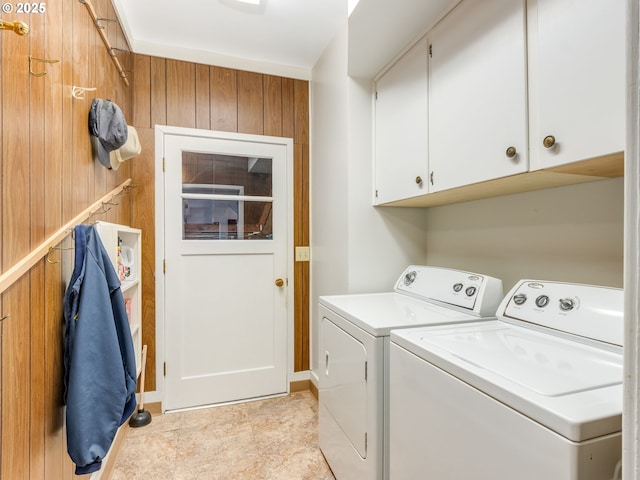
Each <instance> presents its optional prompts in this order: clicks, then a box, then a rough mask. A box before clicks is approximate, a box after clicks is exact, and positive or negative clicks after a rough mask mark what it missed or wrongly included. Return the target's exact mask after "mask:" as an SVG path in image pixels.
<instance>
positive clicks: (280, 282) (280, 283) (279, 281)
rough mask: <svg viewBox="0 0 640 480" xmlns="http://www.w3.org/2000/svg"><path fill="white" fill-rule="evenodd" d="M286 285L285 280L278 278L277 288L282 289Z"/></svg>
mask: <svg viewBox="0 0 640 480" xmlns="http://www.w3.org/2000/svg"><path fill="white" fill-rule="evenodd" d="M283 285H284V280H282V279H281V278H277V279H276V287H281V286H283Z"/></svg>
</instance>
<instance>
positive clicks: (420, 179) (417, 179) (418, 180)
mask: <svg viewBox="0 0 640 480" xmlns="http://www.w3.org/2000/svg"><path fill="white" fill-rule="evenodd" d="M416 183H417V184H418V185H421V184H422V177H421V176H420V175H418V176H417V177H416Z"/></svg>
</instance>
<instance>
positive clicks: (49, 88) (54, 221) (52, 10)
mask: <svg viewBox="0 0 640 480" xmlns="http://www.w3.org/2000/svg"><path fill="white" fill-rule="evenodd" d="M66 3H68V2H66ZM47 10H48V12H49V13H48V15H44V16H43V17H44V19H45V34H46V51H47V54H48V55H51V57H52V58H54V59H56V60H61V59H62V57H63V24H62V22H60V21H59V19H61V18H62V2H55V3H52V4H51V5H47ZM55 67H56V68H51V69H50V70H49V73H48V74H47V76H46V85H45V86H44V140H45V144H44V171H45V183H44V196H45V202H44V235H45V237H48V236H49V235H51V234H52V233H54V232H55V231H56V230H57V229H58V228H59V227H60V225H62V224H63V221H62V185H63V176H62V162H63V160H62V159H63V152H64V147H63V103H62V99H63V80H62V77H63V67H64V62H60V63H57V64H56V65H55Z"/></svg>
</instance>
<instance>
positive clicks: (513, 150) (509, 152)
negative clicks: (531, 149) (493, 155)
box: [505, 147, 517, 158]
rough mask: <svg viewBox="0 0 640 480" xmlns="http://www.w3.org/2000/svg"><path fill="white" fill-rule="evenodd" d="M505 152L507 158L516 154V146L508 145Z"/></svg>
mask: <svg viewBox="0 0 640 480" xmlns="http://www.w3.org/2000/svg"><path fill="white" fill-rule="evenodd" d="M505 153H506V154H507V157H509V158H513V157H515V156H516V153H517V152H516V147H509V148H507V151H506V152H505Z"/></svg>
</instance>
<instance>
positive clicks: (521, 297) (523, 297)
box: [513, 293, 527, 305]
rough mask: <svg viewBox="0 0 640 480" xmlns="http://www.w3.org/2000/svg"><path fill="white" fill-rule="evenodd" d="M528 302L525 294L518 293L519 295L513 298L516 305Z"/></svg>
mask: <svg viewBox="0 0 640 480" xmlns="http://www.w3.org/2000/svg"><path fill="white" fill-rule="evenodd" d="M526 301H527V296H526V295H525V294H524V293H518V294H517V295H514V296H513V303H515V304H516V305H522V304H523V303H524V302H526Z"/></svg>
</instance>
